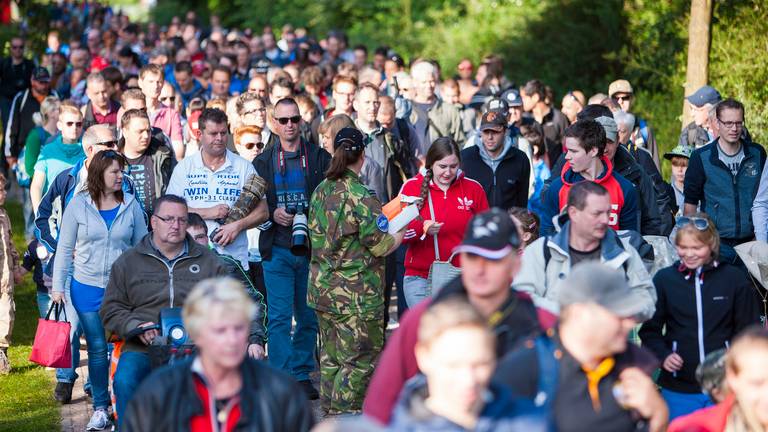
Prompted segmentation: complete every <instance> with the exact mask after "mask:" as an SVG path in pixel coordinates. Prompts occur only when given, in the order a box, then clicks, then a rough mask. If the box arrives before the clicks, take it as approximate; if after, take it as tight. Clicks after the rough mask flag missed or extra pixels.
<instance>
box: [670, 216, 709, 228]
mask: <svg viewBox="0 0 768 432" xmlns="http://www.w3.org/2000/svg"><path fill="white" fill-rule="evenodd" d="M689 224H693V226H694V227H695V228H696V229H697V230H699V231H704V230H706V229H707V228H709V221H708V220H707V219H704V218H699V217H688V216H680V217H679V218H677V219H675V226H676V227H678V228H682V227H684V226H686V225H689Z"/></svg>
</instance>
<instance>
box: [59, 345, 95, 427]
mask: <svg viewBox="0 0 768 432" xmlns="http://www.w3.org/2000/svg"><path fill="white" fill-rule="evenodd" d="M77 374H78V375H80V377H79V378H78V379H77V382H76V383H75V388H74V389H73V390H72V402H70V403H68V404H66V405H61V406H60V407H59V413H60V414H61V431H62V432H83V431H84V430H85V426H86V425H87V424H88V420H90V419H91V414H93V407H92V405H91V400H90V399H89V398H88V396H86V395H85V392H84V391H83V383H84V382H85V381H86V380H87V379H88V352H87V351H85V350H80V366H79V367H78V368H77Z"/></svg>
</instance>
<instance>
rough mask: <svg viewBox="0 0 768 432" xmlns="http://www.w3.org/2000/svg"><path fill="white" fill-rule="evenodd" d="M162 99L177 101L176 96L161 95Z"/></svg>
mask: <svg viewBox="0 0 768 432" xmlns="http://www.w3.org/2000/svg"><path fill="white" fill-rule="evenodd" d="M160 100H161V101H166V100H169V101H171V102H176V96H166V97H161V98H160Z"/></svg>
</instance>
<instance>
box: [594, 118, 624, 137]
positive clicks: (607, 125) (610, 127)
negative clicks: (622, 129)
mask: <svg viewBox="0 0 768 432" xmlns="http://www.w3.org/2000/svg"><path fill="white" fill-rule="evenodd" d="M595 121H596V122H598V123H600V126H602V127H603V130H604V131H605V138H606V139H608V141H613V142H616V139H617V138H618V136H619V127H618V126H617V125H616V120H614V119H613V118H612V117H606V116H600V117H598V118H596V119H595Z"/></svg>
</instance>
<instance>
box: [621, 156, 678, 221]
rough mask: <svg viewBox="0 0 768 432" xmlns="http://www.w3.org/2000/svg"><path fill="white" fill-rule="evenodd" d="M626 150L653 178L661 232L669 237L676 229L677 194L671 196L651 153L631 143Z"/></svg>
mask: <svg viewBox="0 0 768 432" xmlns="http://www.w3.org/2000/svg"><path fill="white" fill-rule="evenodd" d="M625 148H626V149H627V150H629V153H630V154H631V155H632V157H634V158H635V161H637V163H638V164H639V165H640V166H641V167H643V169H644V170H645V173H646V174H648V177H650V178H651V183H653V189H654V190H655V191H656V207H658V209H659V216H660V217H661V232H662V233H663V235H669V233H671V232H672V228H674V227H675V213H677V210H676V209H677V204H675V194H674V193H672V194H671V195H670V194H669V191H668V189H667V183H666V182H665V181H664V177H662V176H661V173H660V172H659V168H658V167H657V166H656V162H654V161H653V156H651V152H649V151H648V150H646V149H644V148H642V147H638V146H636V145H634V144H632V143H631V142H630V143H629V145H628V146H626V147H625Z"/></svg>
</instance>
